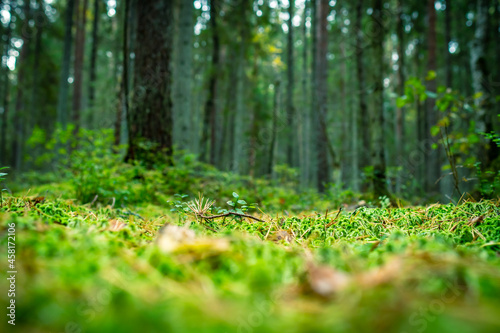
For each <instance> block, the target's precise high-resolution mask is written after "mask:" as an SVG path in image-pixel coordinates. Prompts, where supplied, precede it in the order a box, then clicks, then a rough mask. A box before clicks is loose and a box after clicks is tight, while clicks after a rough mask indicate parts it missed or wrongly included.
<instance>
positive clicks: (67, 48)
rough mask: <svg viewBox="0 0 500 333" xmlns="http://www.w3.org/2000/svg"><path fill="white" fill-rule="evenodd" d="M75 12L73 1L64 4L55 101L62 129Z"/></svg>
mask: <svg viewBox="0 0 500 333" xmlns="http://www.w3.org/2000/svg"><path fill="white" fill-rule="evenodd" d="M74 11H75V0H68V2H67V4H66V11H65V14H64V16H65V23H64V47H63V59H62V66H61V79H60V81H59V96H58V100H57V122H58V123H59V124H61V125H62V126H63V128H64V127H66V124H67V122H68V115H67V114H68V111H67V105H68V88H69V83H68V78H69V68H70V62H71V46H72V44H73V33H72V32H71V30H72V29H73V14H74Z"/></svg>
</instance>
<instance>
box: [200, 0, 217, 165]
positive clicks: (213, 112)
mask: <svg viewBox="0 0 500 333" xmlns="http://www.w3.org/2000/svg"><path fill="white" fill-rule="evenodd" d="M217 6H218V2H217V0H211V1H210V27H211V30H212V66H211V69H210V78H209V80H208V97H207V101H206V104H205V112H204V117H203V120H204V121H203V135H202V137H201V143H200V144H201V153H200V155H201V160H202V161H204V162H210V164H212V165H215V159H216V151H217V147H216V142H217V131H216V125H217V124H216V119H217V84H218V82H217V81H218V79H217V78H218V75H219V56H220V41H219V32H218V27H217Z"/></svg>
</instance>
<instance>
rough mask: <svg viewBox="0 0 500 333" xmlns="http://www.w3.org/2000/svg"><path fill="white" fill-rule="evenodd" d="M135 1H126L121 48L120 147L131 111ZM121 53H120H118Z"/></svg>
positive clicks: (117, 138)
mask: <svg viewBox="0 0 500 333" xmlns="http://www.w3.org/2000/svg"><path fill="white" fill-rule="evenodd" d="M132 1H133V0H125V8H124V10H123V13H124V14H123V36H122V39H123V44H122V47H121V53H122V66H123V71H122V77H121V84H120V88H119V93H118V100H119V103H118V107H117V108H116V117H115V126H114V127H115V128H114V139H115V145H119V144H120V142H121V141H122V131H123V126H122V125H123V118H124V117H123V116H124V115H125V118H127V117H128V114H129V109H130V97H129V83H130V21H131V12H132V11H131V5H132ZM117 53H119V51H117ZM117 63H118V57H117ZM126 123H127V126H128V128H127V132H129V131H130V122H128V121H127V122H126Z"/></svg>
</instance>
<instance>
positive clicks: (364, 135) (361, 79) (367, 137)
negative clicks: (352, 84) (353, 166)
mask: <svg viewBox="0 0 500 333" xmlns="http://www.w3.org/2000/svg"><path fill="white" fill-rule="evenodd" d="M363 11H364V3H363V0H358V2H357V5H356V26H355V33H356V74H357V81H358V85H359V86H358V89H359V91H358V102H359V119H360V121H361V126H360V127H361V129H362V130H361V145H362V147H363V149H364V150H365V153H362V154H360V158H359V167H360V168H361V169H362V170H364V169H365V168H366V167H368V166H369V165H370V151H371V126H370V115H369V114H368V105H367V104H366V100H367V98H368V97H367V94H366V78H365V64H364V58H365V51H364V45H363V30H362V23H363ZM366 185H367V183H365V184H364V186H363V189H364V190H366Z"/></svg>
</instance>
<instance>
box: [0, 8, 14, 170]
mask: <svg viewBox="0 0 500 333" xmlns="http://www.w3.org/2000/svg"><path fill="white" fill-rule="evenodd" d="M12 17H14V6H13V5H11V7H10V19H9V22H8V24H7V29H6V32H5V36H6V39H5V44H4V46H3V47H4V52H3V59H5V60H2V66H3V67H4V70H5V74H4V84H3V100H2V105H3V113H2V127H1V133H0V163H1V164H2V165H7V163H8V158H7V130H8V128H7V121H8V119H9V118H8V117H9V104H10V79H9V71H10V69H9V67H8V66H7V55H8V54H9V52H10V45H11V38H12Z"/></svg>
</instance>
